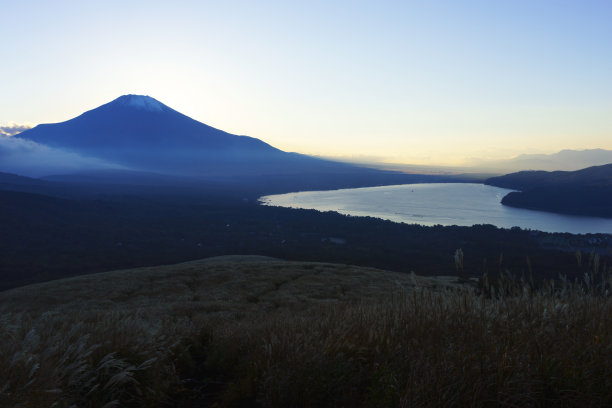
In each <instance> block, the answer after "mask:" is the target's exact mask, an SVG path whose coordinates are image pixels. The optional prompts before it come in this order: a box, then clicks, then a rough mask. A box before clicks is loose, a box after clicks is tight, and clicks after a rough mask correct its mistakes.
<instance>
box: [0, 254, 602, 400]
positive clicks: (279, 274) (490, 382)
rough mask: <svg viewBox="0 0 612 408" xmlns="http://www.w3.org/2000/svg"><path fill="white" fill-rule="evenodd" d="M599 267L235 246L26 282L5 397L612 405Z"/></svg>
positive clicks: (3, 348) (4, 360)
mask: <svg viewBox="0 0 612 408" xmlns="http://www.w3.org/2000/svg"><path fill="white" fill-rule="evenodd" d="M597 279H599V280H598V281H599V282H600V283H599V285H595V284H593V282H594V281H597ZM601 279H602V277H599V278H597V277H595V276H591V277H585V281H584V282H581V283H574V284H568V283H563V282H558V283H557V284H556V285H553V284H552V283H551V284H550V285H548V286H546V287H545V288H544V289H540V290H538V291H535V290H532V289H530V287H529V285H528V284H527V283H525V282H511V281H509V280H508V281H505V282H502V284H503V285H502V286H503V287H499V288H497V289H494V290H493V293H492V294H491V293H489V292H488V291H485V294H486V295H487V296H485V294H479V293H478V292H477V291H476V290H475V288H474V287H473V286H470V285H466V286H462V285H460V284H458V283H455V282H454V280H455V279H454V278H423V277H418V276H414V275H407V274H399V273H393V272H387V271H381V270H376V269H372V268H360V267H353V266H347V265H334V264H325V263H307V262H286V261H280V260H275V259H273V258H266V257H257V256H236V257H219V258H210V259H204V260H200V261H193V262H187V263H182V264H177V265H170V266H159V267H148V268H139V269H132V270H123V271H113V272H106V273H100V274H94V275H87V276H80V277H76V278H70V279H64V280H58V281H53V282H47V283H43V284H37V285H30V286H26V287H22V288H17V289H13V290H10V291H6V292H0V367H3V368H4V369H3V370H0V406H2V407H107V408H108V407H155V406H157V407H201V406H228V407H229V406H262V407H287V406H302V407H314V406H328V407H338V406H347V407H348V406H351V407H353V406H363V407H370V406H371V407H378V406H401V407H415V406H416V407H418V406H423V407H424V406H449V407H451V406H482V407H485V406H508V407H514V406H532V407H544V406H562V407H563V406H566V407H570V406H576V407H577V406H610V404H612V313H611V311H612V309H611V306H612V304H611V300H610V298H609V296H608V294H607V292H606V290H605V288H606V285H608V284H609V283H610V282H609V281H605V282H603V281H602V280H601ZM606 279H607V278H606Z"/></svg>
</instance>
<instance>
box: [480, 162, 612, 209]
mask: <svg viewBox="0 0 612 408" xmlns="http://www.w3.org/2000/svg"><path fill="white" fill-rule="evenodd" d="M485 184H489V185H493V186H497V187H503V188H510V189H515V190H520V191H517V192H512V193H509V194H508V195H506V196H505V197H504V198H503V199H502V204H504V205H508V206H512V207H521V208H529V209H535V210H543V211H551V212H558V213H566V214H577V215H588V216H600V217H612V164H606V165H603V166H593V167H587V168H585V169H582V170H578V171H553V172H547V171H521V172H518V173H512V174H507V175H505V176H500V177H492V178H490V179H487V180H486V181H485Z"/></svg>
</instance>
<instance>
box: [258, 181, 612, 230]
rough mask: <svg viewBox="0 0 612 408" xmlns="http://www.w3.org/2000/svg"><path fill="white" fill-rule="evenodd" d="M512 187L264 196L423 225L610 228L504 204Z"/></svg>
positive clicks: (269, 201)
mask: <svg viewBox="0 0 612 408" xmlns="http://www.w3.org/2000/svg"><path fill="white" fill-rule="evenodd" d="M510 191H512V190H508V189H504V188H499V187H492V186H486V185H484V184H473V183H437V184H405V185H400V186H385V187H368V188H354V189H344V190H333V191H304V192H299V193H288V194H278V195H271V196H265V197H262V198H261V199H260V200H261V202H262V203H263V204H265V205H274V206H281V207H292V208H311V209H316V210H320V211H338V212H340V213H342V214H350V215H360V216H370V217H378V218H384V219H388V220H391V221H396V222H405V223H408V224H422V225H436V224H440V225H463V226H471V225H475V224H492V225H495V226H498V227H502V228H511V227H514V226H517V227H521V228H525V229H533V230H540V231H547V232H570V233H573V234H583V233H596V232H603V233H612V219H606V218H596V217H579V216H573V215H562V214H553V213H547V212H542V211H532V210H525V209H520V208H512V207H507V206H504V205H501V199H502V198H503V197H504V196H505V195H506V194H507V193H509V192H510Z"/></svg>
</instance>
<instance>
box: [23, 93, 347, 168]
mask: <svg viewBox="0 0 612 408" xmlns="http://www.w3.org/2000/svg"><path fill="white" fill-rule="evenodd" d="M19 137H20V138H22V139H26V140H29V141H32V142H36V143H39V144H42V145H45V146H49V147H51V148H54V149H61V150H67V151H70V152H72V153H77V154H79V155H82V156H85V157H92V158H96V159H100V160H103V161H105V162H108V163H113V164H115V165H117V166H118V167H121V168H124V169H129V170H138V171H146V172H159V173H166V174H174V175H186V176H237V175H249V176H253V175H263V174H299V173H304V172H307V173H312V172H316V173H320V172H347V171H354V170H355V169H357V167H356V166H351V165H347V164H344V163H336V162H332V161H328V160H322V159H317V158H313V157H309V156H304V155H300V154H296V153H287V152H283V151H281V150H279V149H277V148H275V147H273V146H270V145H269V144H267V143H265V142H263V141H261V140H259V139H256V138H253V137H249V136H238V135H233V134H230V133H227V132H224V131H222V130H219V129H215V128H213V127H211V126H208V125H206V124H204V123H201V122H198V121H196V120H193V119H191V118H189V117H187V116H185V115H183V114H181V113H179V112H177V111H175V110H174V109H172V108H170V107H168V106H166V105H164V104H163V103H161V102H159V101H157V100H156V99H153V98H151V97H149V96H142V95H124V96H121V97H119V98H117V99H115V100H114V101H112V102H109V103H107V104H105V105H102V106H100V107H98V108H96V109H93V110H90V111H88V112H85V113H83V114H82V115H80V116H78V117H76V118H74V119H70V120H68V121H66V122H62V123H54V124H43V125H38V126H36V127H34V128H32V129H30V130H26V131H24V132H22V133H21V134H20V135H19Z"/></svg>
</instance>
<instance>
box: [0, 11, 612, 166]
mask: <svg viewBox="0 0 612 408" xmlns="http://www.w3.org/2000/svg"><path fill="white" fill-rule="evenodd" d="M0 13H1V14H2V15H3V17H4V18H3V19H2V20H3V23H2V24H1V25H0V45H1V47H0V50H2V58H1V59H0V127H2V128H3V129H6V128H10V127H11V126H18V125H24V124H25V125H36V124H40V123H55V122H61V121H65V120H68V119H70V118H72V117H75V116H78V115H79V114H81V113H83V112H84V111H87V110H90V109H93V108H95V107H97V106H99V105H102V104H104V103H107V102H109V101H111V100H113V99H115V98H117V97H118V96H120V95H123V94H129V93H132V94H143V95H149V96H151V97H153V98H156V99H157V100H159V101H161V102H162V103H164V104H166V105H168V106H170V107H172V108H173V109H175V110H178V111H179V112H182V113H184V114H186V115H188V116H190V117H192V118H194V119H196V120H199V121H201V122H204V123H206V124H208V125H211V126H214V127H216V128H219V129H222V130H225V131H227V132H230V133H235V134H242V135H249V136H253V137H257V138H259V139H262V140H264V141H265V142H267V143H269V144H271V145H273V146H275V147H278V148H280V149H283V150H286V151H295V152H300V153H305V154H312V155H319V156H327V157H339V158H345V159H354V160H376V161H382V162H389V163H411V164H450V165H456V164H463V163H467V162H468V161H469V160H471V159H472V158H480V159H496V158H507V157H512V156H515V155H517V154H520V153H553V152H556V151H559V150H562V149H587V148H606V149H612V24H611V23H610V22H611V21H612V1H609V0H602V1H594V0H581V1H576V0H571V1H565V0H555V1H553V0H505V1H504V0H499V1H497V0H495V1H491V0H486V1H485V0H461V1H460V0H456V1H439V0H431V1H384V0H383V1H377V2H366V1H360V0H354V1H333V0H328V1H316V0H315V1H309V2H303V1H300V2H298V1H257V2H254V1H223V2H220V1H214V2H213V1H172V2H169V1H163V2H157V1H151V0H149V1H129V0H128V1H126V0H122V1H114V0H109V1H104V2H102V1H87V2H83V1H62V0H58V1H53V2H50V1H28V0H23V1H6V2H2V3H0ZM5 133H6V132H5Z"/></svg>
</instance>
